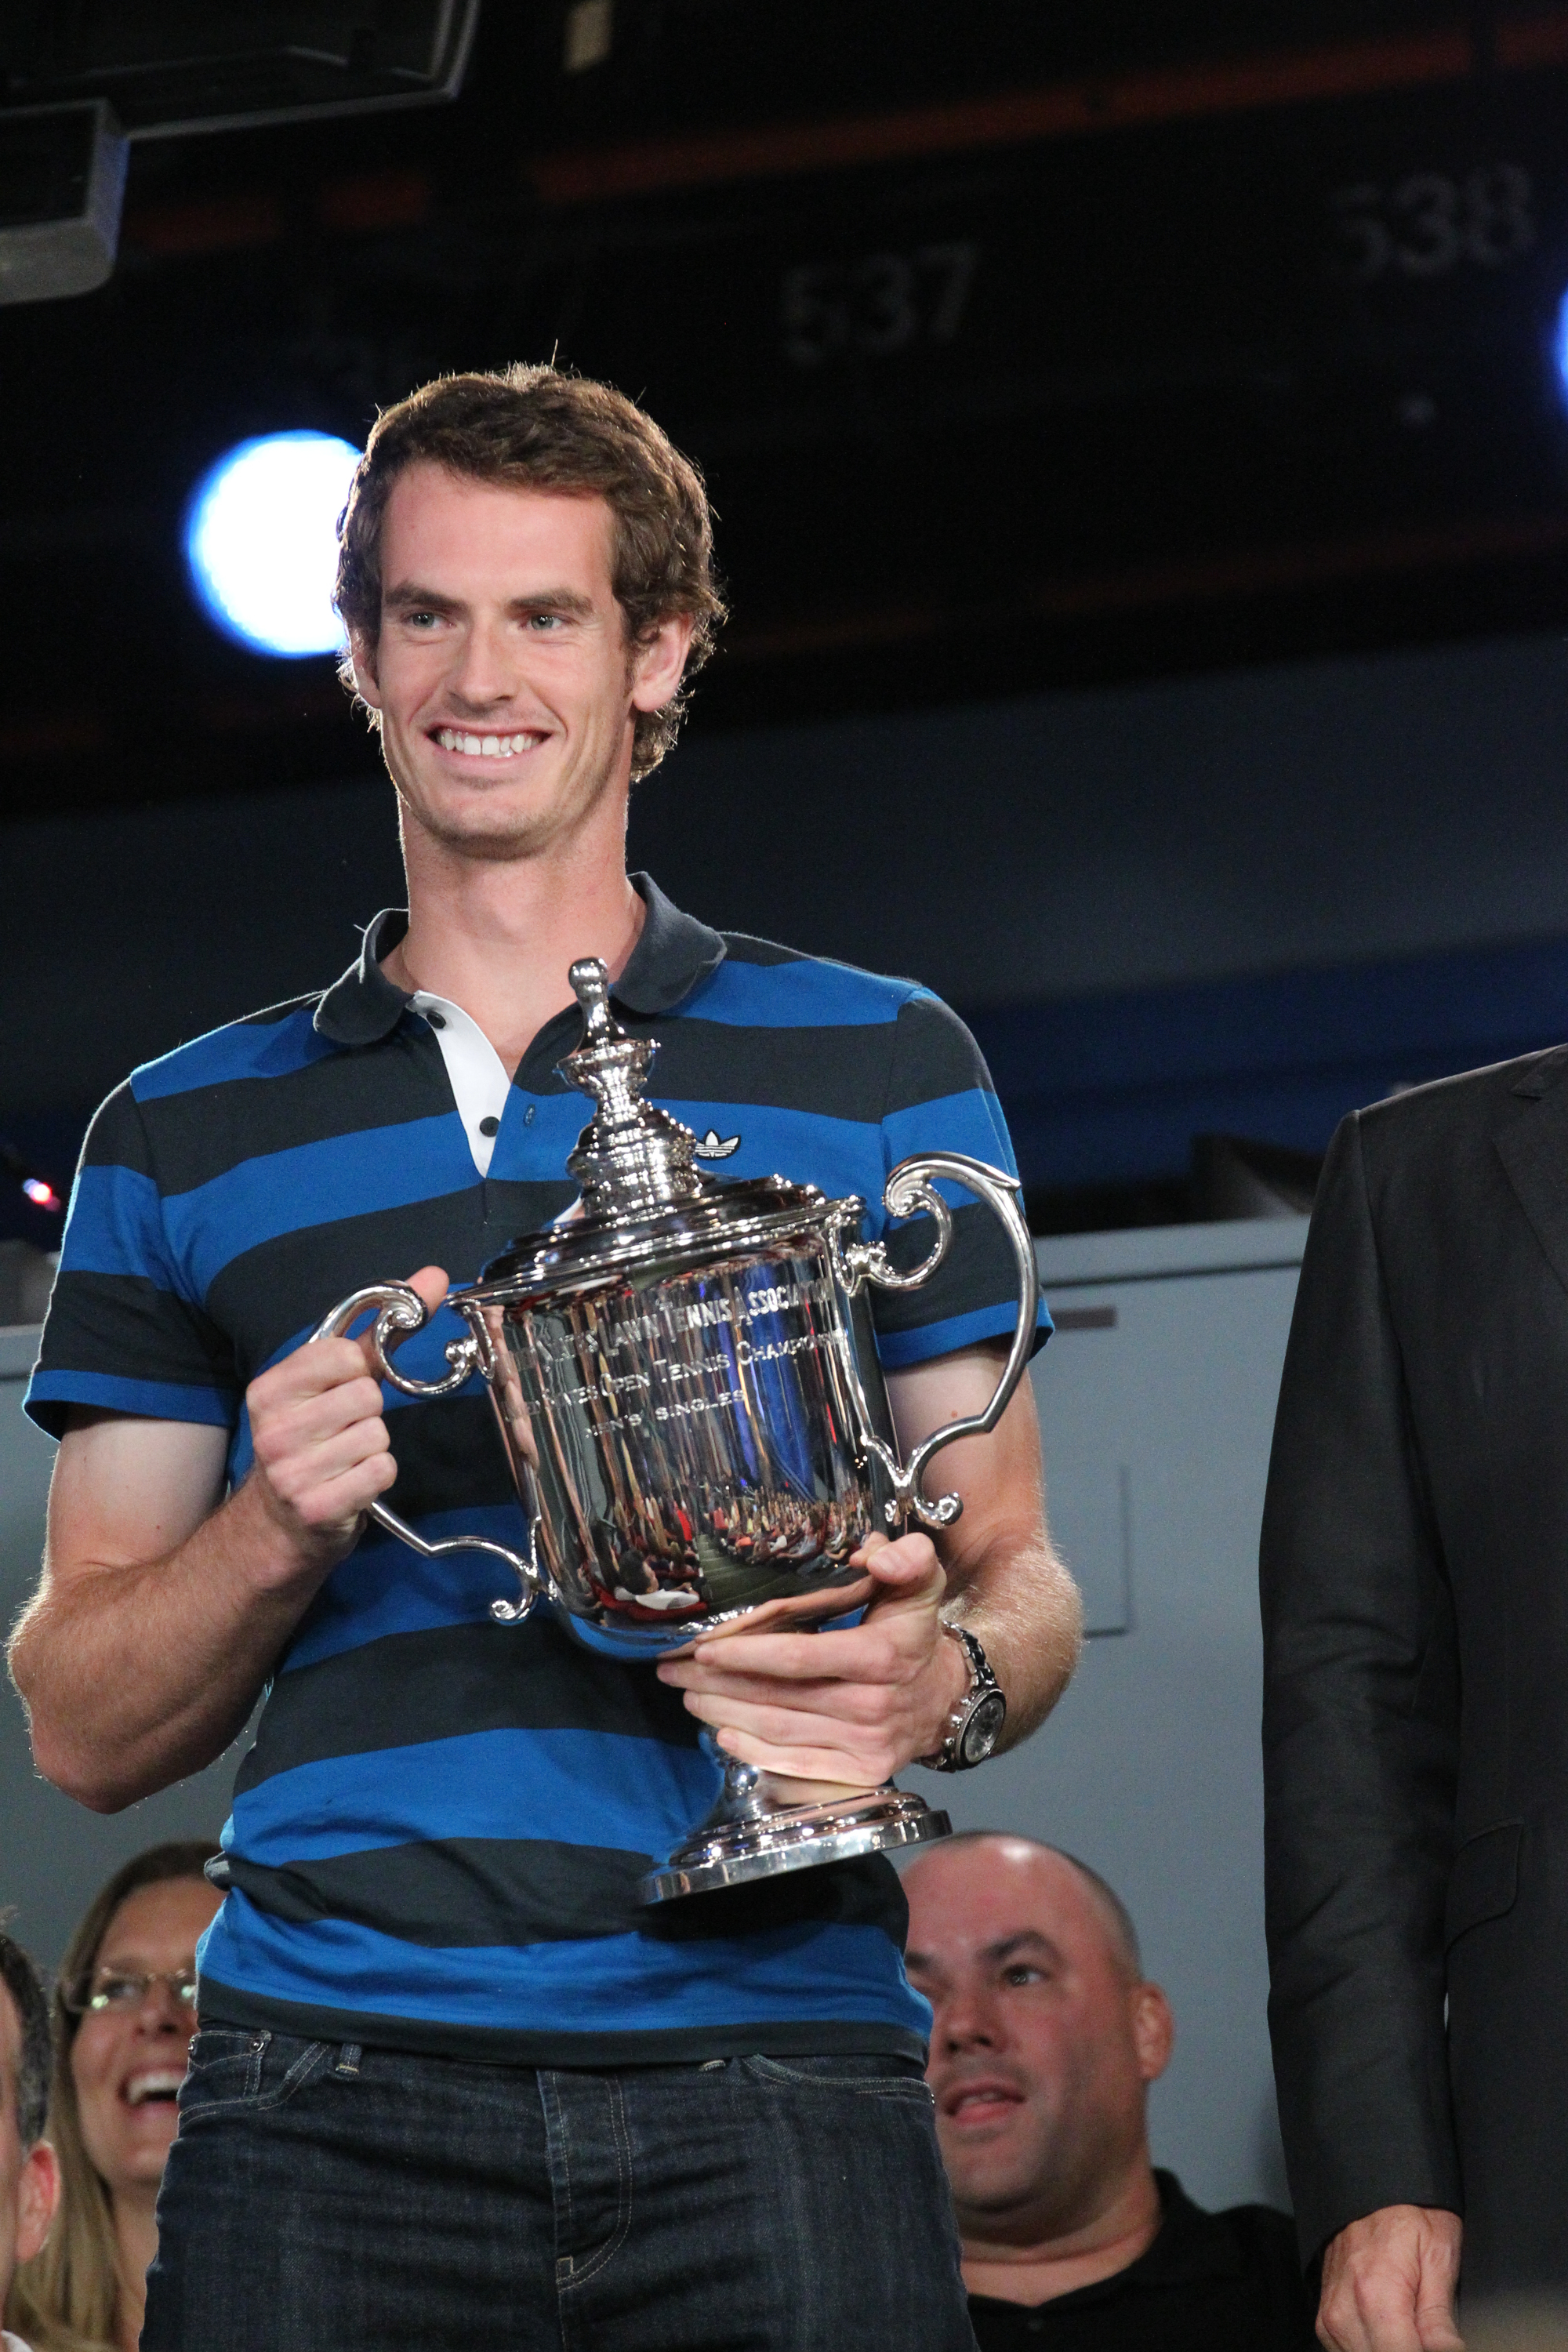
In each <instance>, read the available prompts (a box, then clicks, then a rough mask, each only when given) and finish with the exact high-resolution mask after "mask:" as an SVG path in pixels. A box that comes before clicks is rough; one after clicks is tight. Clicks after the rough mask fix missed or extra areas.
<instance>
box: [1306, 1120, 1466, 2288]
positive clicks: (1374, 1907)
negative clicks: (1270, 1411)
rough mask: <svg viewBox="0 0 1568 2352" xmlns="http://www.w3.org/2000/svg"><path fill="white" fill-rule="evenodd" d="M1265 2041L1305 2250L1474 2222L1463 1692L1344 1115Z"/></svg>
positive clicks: (1316, 1294) (1326, 1206)
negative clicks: (1460, 1847)
mask: <svg viewBox="0 0 1568 2352" xmlns="http://www.w3.org/2000/svg"><path fill="white" fill-rule="evenodd" d="M1261 1589H1262V1605H1263V1636H1264V1712H1263V1759H1264V1784H1265V1802H1266V1855H1267V1861H1266V1894H1267V1911H1268V1952H1269V1970H1270V1979H1271V1986H1272V1990H1271V1993H1270V1998H1269V2027H1270V2032H1271V2034H1272V2038H1273V2044H1274V2068H1275V2078H1276V2082H1277V2084H1278V2087H1279V2118H1280V2126H1281V2129H1282V2132H1283V2136H1284V2141H1285V2151H1286V2160H1287V2165H1288V2168H1289V2176H1290V2186H1291V2191H1292V2195H1293V2199H1294V2202H1295V2208H1296V2217H1297V2228H1298V2232H1299V2236H1300V2245H1301V2251H1302V2255H1303V2258H1304V2259H1305V2260H1309V2261H1310V2259H1311V2257H1312V2256H1313V2255H1314V2254H1315V2253H1317V2252H1319V2251H1320V2249H1321V2247H1322V2246H1323V2245H1324V2244H1325V2243H1326V2242H1327V2241H1328V2240H1329V2239H1330V2238H1331V2237H1332V2236H1333V2235H1334V2234H1335V2233H1336V2232H1337V2231H1340V2230H1341V2229H1342V2228H1343V2227H1344V2226H1345V2224H1346V2223H1347V2222H1349V2221H1353V2220H1355V2219H1357V2218H1358V2217H1359V2216H1360V2215H1362V2214H1364V2213H1370V2212H1373V2211H1375V2210H1377V2209H1378V2208H1379V2207H1381V2206H1384V2205H1394V2204H1405V2203H1409V2204H1415V2205H1430V2206H1443V2207H1447V2208H1448V2209H1449V2210H1453V2211H1458V2210H1461V2200H1460V2193H1459V2173H1458V2156H1457V2152H1456V2147H1455V2140H1454V2129H1453V2120H1452V2114H1451V2109H1450V2105H1449V2093H1448V2073H1447V2051H1446V2043H1445V2030H1444V1958H1443V1929H1442V1921H1443V1905H1444V1898H1445V1895H1446V1891H1447V1880H1448V1873H1449V1869H1450V1865H1451V1862H1452V1853H1453V1834H1454V1792H1455V1769H1456V1755H1457V1749H1458V1660H1457V1649H1456V1634H1455V1622H1454V1614H1453V1609H1452V1604H1451V1600H1450V1596H1449V1590H1448V1583H1447V1575H1446V1572H1445V1568H1444V1563H1443V1559H1442V1552H1441V1548H1440V1545H1439V1542H1438V1539H1437V1533H1436V1526H1435V1523H1434V1519H1433V1516H1432V1512H1431V1509H1430V1507H1429V1503H1428V1498H1427V1494H1426V1479H1425V1475H1424V1473H1423V1469H1422V1465H1421V1461H1420V1457H1419V1453H1418V1449H1417V1446H1416V1444H1415V1434H1414V1431H1413V1427H1412V1422H1411V1414H1410V1405H1409V1398H1408V1394H1407V1391H1406V1386H1405V1370H1404V1364H1403V1360H1402V1357H1401V1352H1400V1346H1399V1339H1398V1335H1397V1332H1396V1330H1395V1328H1394V1319H1393V1317H1392V1315H1391V1312H1390V1307H1389V1300H1388V1296H1387V1292H1386V1289H1385V1286H1384V1276H1383V1268H1382V1265H1381V1263H1380V1258H1379V1246H1378V1236H1377V1234H1376V1232H1375V1230H1374V1223H1373V1213H1372V1208H1371V1204H1370V1202H1369V1198H1368V1190H1367V1180H1366V1171H1365V1165H1364V1160H1363V1129H1362V1123H1361V1119H1360V1116H1359V1114H1352V1116H1351V1117H1350V1118H1347V1119H1346V1120H1345V1121H1344V1122H1343V1123H1342V1126H1341V1128H1340V1129H1339V1132H1338V1133H1337V1135H1336V1136H1335V1138H1334V1141H1333V1144H1332V1146H1331V1150H1330V1153H1329V1157H1328V1160H1327V1162H1326V1164H1325V1167H1324V1171H1323V1179H1322V1183H1321V1189H1320V1192H1319V1195H1318V1205H1317V1208H1316V1211H1315V1213H1314V1215H1313V1219H1312V1227H1311V1232H1310V1236H1309V1239H1308V1244H1307V1252H1306V1256H1305V1260H1304V1262H1303V1265H1302V1268H1301V1282H1300V1290H1299V1292H1298V1294H1297V1301H1296V1311H1295V1317H1294V1320H1293V1322H1292V1325H1291V1330H1290V1343H1289V1350H1288V1352H1287V1356H1286V1361H1285V1372H1284V1379H1283V1382H1282V1385H1281V1389H1280V1396H1279V1417H1278V1421H1277V1423H1276V1426H1275V1433H1274V1451H1273V1458H1272V1462H1271V1464H1270V1468H1269V1477H1268V1500H1267V1503H1266V1506H1265V1510H1264V1519H1263V1542H1262V1558H1261Z"/></svg>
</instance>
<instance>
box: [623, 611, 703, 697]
mask: <svg viewBox="0 0 1568 2352" xmlns="http://www.w3.org/2000/svg"><path fill="white" fill-rule="evenodd" d="M691 628H692V621H691V615H690V614H689V613H677V614H673V615H672V616H671V618H670V619H669V620H668V621H661V622H660V623H659V625H658V628H657V629H656V630H655V632H654V634H653V635H652V636H651V637H650V638H649V640H648V642H647V645H646V646H643V647H641V649H640V650H639V652H638V654H637V661H636V663H635V664H634V666H633V671H632V709H634V710H662V709H664V706H665V704H666V703H667V702H668V700H669V698H670V696H671V695H672V694H674V693H675V692H676V690H677V688H679V684H680V677H681V672H682V671H683V670H684V669H685V667H686V656H687V655H688V654H689V652H690V650H691Z"/></svg>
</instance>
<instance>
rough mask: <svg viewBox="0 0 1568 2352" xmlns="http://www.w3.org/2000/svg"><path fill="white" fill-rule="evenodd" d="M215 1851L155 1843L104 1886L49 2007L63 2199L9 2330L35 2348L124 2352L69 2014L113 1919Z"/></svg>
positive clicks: (12, 2306) (52, 2129)
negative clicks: (137, 1897)
mask: <svg viewBox="0 0 1568 2352" xmlns="http://www.w3.org/2000/svg"><path fill="white" fill-rule="evenodd" d="M215 1851H216V1848H215V1846H214V1845H213V1844H212V1843H210V1842H209V1841H207V1840H205V1839H200V1840H198V1839H195V1838H184V1839H181V1840H179V1841H178V1842H177V1843H173V1844H170V1845H154V1846H149V1847H148V1849H147V1851H146V1852H145V1853H139V1854H137V1855H135V1856H134V1857H133V1858H132V1861H130V1862H128V1863H126V1864H123V1865H122V1866H121V1868H120V1869H119V1870H117V1871H116V1872H115V1874H114V1875H113V1877H112V1878H111V1879H110V1880H109V1882H108V1884H107V1885H104V1886H101V1887H100V1889H99V1891H98V1893H97V1895H94V1897H93V1899H92V1901H91V1902H90V1903H89V1906H88V1907H87V1910H86V1912H85V1913H84V1914H83V1916H82V1918H81V1920H80V1922H79V1926H78V1927H77V1931H76V1933H75V1935H74V1936H73V1937H71V1939H70V1942H69V1944H68V1947H67V1948H66V1956H65V1958H64V1959H63V1960H62V1961H61V1962H60V1967H59V1974H58V1976H57V1977H56V1979H55V1989H54V1997H53V1999H52V2000H51V2001H50V2004H49V2010H50V2020H51V2024H52V2027H53V2034H54V2072H53V2075H52V2077H51V2080H50V2084H49V2116H48V2122H47V2126H46V2127H45V2137H46V2138H47V2139H48V2140H49V2141H50V2142H52V2144H53V2147H54V2151H55V2154H56V2156H57V2157H58V2158H59V2167H60V2201H59V2205H58V2210H56V2213H55V2218H54V2221H53V2222H52V2223H51V2225H50V2229H49V2234H48V2236H47V2238H46V2240H45V2241H44V2244H43V2248H42V2251H41V2252H38V2253H37V2254H35V2255H34V2257H33V2259H32V2261H31V2262H30V2263H22V2264H21V2265H20V2267H19V2268H18V2270H17V2272H16V2278H15V2279H14V2281H13V2282H12V2286H11V2292H10V2294H8V2295H7V2296H6V2298H5V2326H7V2327H8V2328H11V2329H12V2330H14V2332H15V2333H16V2335H18V2336H21V2337H22V2339H23V2341H24V2342H25V2343H26V2344H29V2345H30V2346H31V2347H32V2352H118V2347H119V2341H120V2338H119V2322H120V2266H119V2253H118V2244H117V2241H116V2238H115V2234H114V2213H113V2209H112V2206H111V2204H110V2194H109V2187H108V2184H107V2182H106V2181H105V2180H104V2179H103V2178H102V2176H101V2175H100V2173H99V2172H98V2170H97V2169H96V2168H95V2167H94V2165H93V2161H92V2158H90V2157H89V2154H88V2152H87V2145H86V2142H85V2141H84V2140H83V2138H82V2136H81V2111H80V2108H79V2105H78V2104H77V2095H76V2077H75V2075H74V2074H72V2073H71V2046H72V2044H73V2043H74V2042H75V2041H76V2035H77V2028H78V2026H79V2024H80V2022H81V2020H80V2018H79V2016H77V2015H76V2014H74V2013H73V2011H71V2010H69V2009H68V2008H67V2006H66V2001H67V1997H68V1994H69V1992H70V1990H71V1988H72V1987H73V1986H74V1985H76V1984H77V1983H78V1982H79V1979H81V1978H82V1977H84V1976H86V1975H87V1974H88V1973H89V1970H90V1969H92V1968H93V1967H94V1966H95V1964H96V1962H97V1959H98V1955H99V1951H100V1948H101V1946H102V1943H103V1939H104V1937H105V1936H106V1935H107V1934H108V1932H109V1926H110V1921H111V1920H112V1918H113V1917H114V1915H115V1913H116V1912H117V1911H118V1910H119V1908H120V1906H121V1904H122V1903H123V1902H124V1900H125V1898H126V1896H127V1895H133V1894H134V1893H135V1892H136V1890H137V1888H138V1887H142V1886H161V1885H165V1884H166V1883H167V1881H169V1880H170V1879H174V1878H200V1877H202V1875H203V1865H204V1864H205V1862H206V1861H207V1859H208V1858H209V1856H210V1855H211V1854H212V1853H214V1852H215Z"/></svg>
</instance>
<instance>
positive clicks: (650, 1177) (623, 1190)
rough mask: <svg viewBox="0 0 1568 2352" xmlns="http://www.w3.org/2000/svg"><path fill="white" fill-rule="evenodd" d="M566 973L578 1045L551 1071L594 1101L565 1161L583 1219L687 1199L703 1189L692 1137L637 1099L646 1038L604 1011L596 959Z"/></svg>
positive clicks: (647, 1056)
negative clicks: (578, 1011)
mask: <svg viewBox="0 0 1568 2352" xmlns="http://www.w3.org/2000/svg"><path fill="white" fill-rule="evenodd" d="M567 978H568V979H569V980H570V982H571V983H572V992H573V994H574V996H575V998H576V999H577V1002H578V1003H579V1004H580V1005H581V1006H582V1008H583V1042H582V1044H581V1045H578V1046H577V1048H576V1049H575V1051H574V1052H573V1053H570V1054H568V1055H566V1056H565V1058H564V1060H563V1061H561V1062H558V1063H557V1064H556V1068H557V1069H558V1071H559V1072H560V1074H561V1076H563V1078H564V1079H565V1081H566V1083H567V1085H568V1086H571V1087H580V1088H581V1089H582V1091H583V1093H584V1094H585V1095H592V1097H593V1098H594V1101H595V1104H596V1105H597V1110H596V1113H595V1117H594V1118H592V1119H591V1120H590V1121H589V1123H588V1125H587V1126H586V1127H585V1128H584V1129H583V1132H582V1134H581V1135H580V1136H579V1137H578V1139H577V1148H576V1150H574V1152H572V1153H571V1155H570V1156H569V1158H568V1159H567V1162H566V1165H567V1167H568V1168H569V1169H570V1170H571V1171H572V1173H573V1175H574V1176H575V1177H576V1179H577V1181H578V1182H579V1183H580V1184H581V1186H582V1188H583V1206H584V1209H585V1210H586V1211H587V1212H588V1213H589V1214H590V1215H591V1216H608V1217H616V1216H630V1215H645V1214H647V1213H648V1212H649V1211H650V1210H658V1209H668V1208H673V1207H675V1206H676V1205H677V1204H678V1203H679V1202H681V1201H689V1200H691V1199H693V1198H695V1196H696V1195H697V1194H699V1193H700V1192H702V1191H703V1190H704V1189H705V1187H704V1180H703V1177H702V1174H701V1171H700V1170H699V1169H698V1168H697V1166H696V1165H695V1161H694V1156H693V1155H694V1152H695V1150H696V1144H697V1138H696V1137H695V1136H694V1135H693V1134H692V1132H691V1129H689V1127H683V1126H682V1125H681V1123H680V1121H679V1119H678V1118H671V1117H670V1115H669V1113H668V1111H665V1110H660V1109H659V1108H658V1104H657V1103H650V1102H647V1101H645V1099H644V1089H645V1088H646V1087H647V1078H648V1071H649V1069H650V1068H651V1067H652V1065H653V1057H654V1055H655V1053H656V1051H657V1050H658V1048H657V1045H656V1043H655V1041H654V1039H653V1038H651V1037H628V1036H627V1035H626V1031H625V1030H624V1029H623V1028H622V1027H621V1024H620V1023H619V1022H618V1021H617V1020H616V1016H615V1014H614V1013H612V1012H611V1010H610V975H609V971H608V969H607V968H606V966H605V963H604V962H603V961H601V959H600V958H599V957H598V956H582V957H579V959H578V961H576V962H575V963H574V965H573V966H572V968H571V970H570V971H569V972H568V973H567Z"/></svg>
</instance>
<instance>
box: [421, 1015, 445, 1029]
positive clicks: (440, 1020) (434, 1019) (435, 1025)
mask: <svg viewBox="0 0 1568 2352" xmlns="http://www.w3.org/2000/svg"><path fill="white" fill-rule="evenodd" d="M425 1018H426V1021H428V1023H429V1024H430V1026H431V1028H432V1029H444V1028H445V1027H446V1026H447V1016H446V1014H445V1013H426V1015H425Z"/></svg>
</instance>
